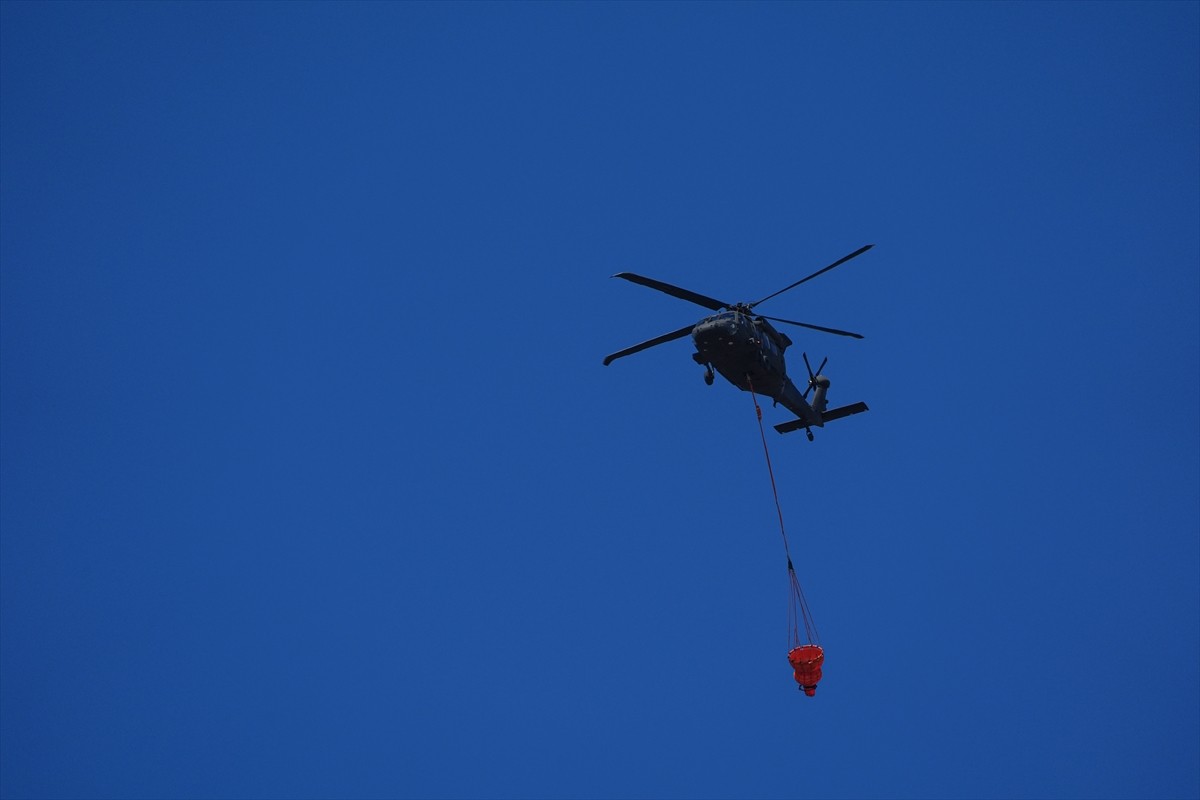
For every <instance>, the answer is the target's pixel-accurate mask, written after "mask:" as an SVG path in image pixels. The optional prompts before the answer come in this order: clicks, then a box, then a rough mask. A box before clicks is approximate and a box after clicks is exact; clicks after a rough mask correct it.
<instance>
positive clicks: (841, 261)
mask: <svg viewBox="0 0 1200 800" xmlns="http://www.w3.org/2000/svg"><path fill="white" fill-rule="evenodd" d="M874 246H875V245H873V244H869V245H866V246H864V247H860V248H858V249H857V250H855V251H854V252H853V253H851V254H850V255H848V256H844V257H843V258H839V259H838V260H837V261H835V262H833V263H832V264H830V265H829V266H828V267H824V268H823V269H819V270H817V271H816V272H814V273H813V274H812V275H809V276H808V277H807V278H801V279H800V280H798V281H796V282H795V283H793V284H792V285H791V286H785V287H783V288H782V289H780V290H779V291H778V292H775V294H769V295H767V296H766V297H764V298H763V299H762V300H759V301H758V302H757V303H751V304H750V308H754V307H755V306H756V305H758V303H763V302H766V301H767V300H770V299H771V298H772V297H775V296H776V295H781V294H783V293H784V292H786V291H787V290H788V289H795V288H796V287H797V286H799V285H800V284H802V283H804V282H805V281H811V280H812V279H813V278H815V277H817V276H818V275H822V274H824V273H826V272H829V270H831V269H833V268H834V267H837V266H841V265H842V264H845V263H846V262H847V261H849V260H850V259H852V258H854V257H855V256H861V255H862V254H863V253H865V252H867V251H868V250H870V249H871V248H872V247H874Z"/></svg>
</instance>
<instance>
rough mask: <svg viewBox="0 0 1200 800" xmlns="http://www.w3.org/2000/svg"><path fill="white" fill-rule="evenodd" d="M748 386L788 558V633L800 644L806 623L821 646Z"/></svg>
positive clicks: (809, 637) (759, 411)
mask: <svg viewBox="0 0 1200 800" xmlns="http://www.w3.org/2000/svg"><path fill="white" fill-rule="evenodd" d="M746 384H747V385H748V386H749V387H750V397H751V399H752V400H754V414H755V416H756V417H757V418H758V433H759V436H761V437H762V445H763V455H764V456H766V459H767V474H768V475H769V476H770V477H771V494H773V495H774V496H775V513H776V514H777V515H778V517H779V535H780V537H782V538H783V552H784V555H786V556H787V568H788V583H789V584H790V585H789V589H788V629H789V630H788V632H789V635H790V637H791V638H790V642H791V643H792V644H797V645H798V644H800V643H801V639H800V624H799V623H800V622H803V623H804V633H805V636H806V637H807V642H808V643H809V644H820V642H821V637H820V636H819V634H818V633H817V625H816V623H815V622H814V621H813V618H812V612H810V611H809V609H808V601H807V600H806V599H805V597H804V590H803V589H802V588H800V579H799V578H797V577H796V570H795V568H794V567H793V566H792V552H791V548H789V547H788V540H787V532H786V531H785V530H784V526H783V508H782V507H781V506H780V505H779V489H778V488H776V486H775V470H774V469H773V468H772V467H771V451H770V450H769V449H768V448H767V434H766V431H765V429H764V428H763V422H762V408H760V407H759V405H758V395H757V394H756V393H755V391H754V383H753V381H751V380H750V376H749V375H748V374H747V375H746Z"/></svg>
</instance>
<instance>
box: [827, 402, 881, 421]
mask: <svg viewBox="0 0 1200 800" xmlns="http://www.w3.org/2000/svg"><path fill="white" fill-rule="evenodd" d="M864 411H870V409H869V408H867V404H866V403H854V404H852V405H848V406H842V407H841V408H835V409H832V410H830V411H826V412H825V413H824V414H822V415H821V419H822V420H824V421H825V422H832V421H833V420H835V419H841V418H842V417H848V416H850V415H851V414H861V413H862V412H864Z"/></svg>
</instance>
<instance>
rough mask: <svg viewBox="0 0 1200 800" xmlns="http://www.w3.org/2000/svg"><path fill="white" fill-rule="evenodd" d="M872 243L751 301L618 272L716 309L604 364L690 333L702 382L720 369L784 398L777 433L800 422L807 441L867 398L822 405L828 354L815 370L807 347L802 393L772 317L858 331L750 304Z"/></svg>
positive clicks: (746, 387)
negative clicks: (767, 312) (765, 312)
mask: <svg viewBox="0 0 1200 800" xmlns="http://www.w3.org/2000/svg"><path fill="white" fill-rule="evenodd" d="M874 246H875V245H873V244H868V245H866V246H864V247H860V248H859V249H858V250H855V251H854V252H853V253H851V254H850V255H848V256H845V257H843V258H839V259H838V260H837V261H835V262H833V263H832V264H830V265H829V266H827V267H823V268H821V269H819V270H817V271H816V272H814V273H813V274H811V275H809V276H808V277H805V278H801V279H800V280H798V281H796V282H795V283H793V284H791V285H790V286H785V287H784V288H782V289H780V290H779V291H777V292H774V293H773V294H769V295H767V296H766V297H764V298H763V299H762V300H757V301H755V302H753V303H725V302H722V301H720V300H716V299H714V298H712V297H707V296H705V295H702V294H698V293H697V292H693V291H690V290H688V289H682V288H680V287H678V286H672V285H671V284H669V283H664V282H663V281H658V280H654V279H653V278H647V277H644V276H642V275H636V274H634V273H632V272H618V273H617V274H616V275H613V276H612V277H614V278H623V279H624V280H627V281H629V282H631V283H636V284H639V285H641V286H646V287H649V288H651V289H657V290H658V291H660V292H665V293H667V294H669V295H672V296H674V297H678V298H680V299H681V300H687V301H689V302H692V303H695V304H697V305H701V306H704V307H705V308H707V309H710V310H712V311H716V312H717V313H716V314H714V315H713V316H710V317H705V318H704V319H702V320H700V321H699V322H697V323H694V324H691V325H686V326H684V327H682V328H680V329H679V330H677V331H671V332H670V333H664V334H663V335H662V336H656V337H654V338H653V339H648V340H646V341H644V342H642V343H640V344H635V345H634V346H633V347H627V348H625V349H624V350H618V351H617V352H615V353H612V354H611V355H608V356H605V358H604V366H606V367H607V366H608V365H609V364H611V363H612V362H613V361H615V360H617V359H618V358H624V357H625V356H629V355H633V354H634V353H640V352H641V351H642V350H646V349H648V348H651V347H655V346H657V345H660V344H664V343H666V342H671V341H674V340H676V339H682V338H683V337H684V336H687V335H688V334H691V336H692V343H693V344H695V346H696V352H695V353H692V360H693V361H695V362H696V363H697V364H699V365H700V366H702V367H704V382H705V383H706V384H708V385H709V386H712V384H713V379H714V370H715V371H716V372H719V373H720V374H721V377H723V378H725V380H727V381H729V382H730V383H732V384H733V385H734V386H736V387H737V388H739V389H741V390H742V391H744V392H754V393H756V394H761V395H764V396H766V397H770V398H771V399H772V400H773V401H774V404H775V405H778V404H780V403H782V404H783V407H784V408H786V409H787V410H789V411H791V412H792V413H793V414H795V415H796V417H797V418H796V419H794V420H791V421H789V422H783V423H780V424H779V425H776V426H775V430H777V431H779V432H780V433H790V432H792V431H796V430H799V429H800V428H803V429H804V432H805V433H806V434H807V435H808V440H809V441H810V442H811V441H812V440H813V432H812V429H813V428H823V427H825V423H826V422H832V421H834V420H838V419H842V418H843V417H848V416H851V415H853V414H860V413H862V412H863V411H867V410H869V409H868V408H867V404H866V403H862V402H858V403H852V404H850V405H848V406H842V407H840V408H833V409H826V406H827V404H828V401H827V393H828V392H829V385H830V384H829V378H827V377H825V376H824V375H822V374H821V370H823V369H824V368H825V365H826V364H827V363H828V362H829V359H828V358H826V359H825V360H824V361H822V362H821V365H820V366H819V367H817V369H816V371H815V372H814V371H813V368H812V364H810V363H809V361H808V353H802V354H801V355H802V356H803V358H804V367H805V369H806V370H807V371H808V386H807V387H806V388H805V389H804V392H803V393H801V392H800V390H799V389H798V388H796V385H795V384H794V383H792V380H791V378H789V377H788V375H787V365H786V363H785V361H784V356H783V354H784V351H786V350H787V349H788V348H789V347H791V345H792V340H791V339H789V338H788V337H787V335H786V334H784V333H782V332H781V331H779V330H778V329H776V328H775V326H774V325H772V324H771V323H772V322H784V323H787V324H788V325H796V326H798V327H801V328H808V329H810V330H815V331H821V332H823V333H832V334H836V335H838V336H849V337H851V338H854V339H861V338H863V337H862V335H861V334H858V333H851V332H850V331H843V330H838V329H837V328H826V327H823V326H821V325H812V324H810V323H807V322H796V321H794V320H790V319H780V318H778V317H766V316H762V315H761V314H755V313H754V308H755V307H756V306H758V305H759V304H761V303H764V302H766V301H767V300H770V299H771V298H773V297H776V296H778V295H781V294H783V293H784V292H786V291H788V290H790V289H794V288H796V287H797V286H799V285H800V284H802V283H804V282H806V281H810V280H812V279H813V278H815V277H817V276H818V275H823V274H825V273H826V272H829V270H831V269H833V268H834V267H837V266H840V265H842V264H845V263H846V262H847V261H849V260H850V259H852V258H855V257H857V256H860V255H862V254H863V253H865V252H867V251H868V250H870V249H871V248H872V247H874ZM814 389H815V390H816V392H815V393H814V394H813V399H812V402H811V403H809V401H808V395H809V392H812V391H813V390H814Z"/></svg>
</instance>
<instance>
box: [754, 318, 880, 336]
mask: <svg viewBox="0 0 1200 800" xmlns="http://www.w3.org/2000/svg"><path fill="white" fill-rule="evenodd" d="M759 316H762V315H761V314H760V315H759ZM763 319H769V320H771V321H772V322H786V323H787V324H788V325H799V326H800V327H801V328H812V329H813V330H814V331H824V332H825V333H836V334H837V335H838V336H851V337H853V338H855V339H861V338H863V336H862V334H861V333H851V332H850V331H839V330H838V329H837V328H823V327H821V326H820V325H810V324H809V323H807V322H796V321H795V320H792V319H780V318H779V317H763Z"/></svg>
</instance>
